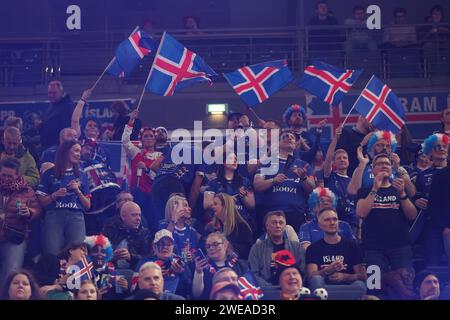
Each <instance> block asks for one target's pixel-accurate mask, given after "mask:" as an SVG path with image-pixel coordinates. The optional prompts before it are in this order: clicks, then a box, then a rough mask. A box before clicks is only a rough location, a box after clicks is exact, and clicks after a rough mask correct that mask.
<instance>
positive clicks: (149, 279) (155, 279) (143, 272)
mask: <svg viewBox="0 0 450 320" xmlns="http://www.w3.org/2000/svg"><path fill="white" fill-rule="evenodd" d="M138 286H139V289H141V290H142V289H149V290H151V291H153V293H155V294H157V295H158V296H159V300H185V298H184V297H182V296H179V295H176V294H173V293H170V292H166V291H164V277H163V273H162V270H161V267H160V266H159V265H158V264H156V263H155V262H147V263H144V264H143V265H142V266H141V267H140V269H139V282H138ZM133 299H134V296H131V297H129V298H127V300H133Z"/></svg>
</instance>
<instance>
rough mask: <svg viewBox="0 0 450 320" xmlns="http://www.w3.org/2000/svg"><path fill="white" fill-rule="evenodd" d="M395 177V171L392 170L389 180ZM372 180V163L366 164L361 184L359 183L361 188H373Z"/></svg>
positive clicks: (373, 177)
mask: <svg viewBox="0 0 450 320" xmlns="http://www.w3.org/2000/svg"><path fill="white" fill-rule="evenodd" d="M396 177H397V170H395V169H394V168H392V175H391V180H392V179H394V178H396ZM373 180H375V176H374V175H373V172H372V162H370V163H368V164H367V165H366V167H365V168H364V172H363V176H362V182H361V188H360V189H364V188H370V187H372V186H373Z"/></svg>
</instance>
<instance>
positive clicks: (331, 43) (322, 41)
mask: <svg viewBox="0 0 450 320" xmlns="http://www.w3.org/2000/svg"><path fill="white" fill-rule="evenodd" d="M316 13H317V15H316V16H315V17H313V18H312V19H311V20H309V22H308V26H313V27H315V26H321V27H323V29H312V30H310V31H309V43H310V47H309V49H310V50H321V51H326V50H336V42H340V37H339V31H337V30H336V29H335V28H334V26H337V25H338V21H337V20H336V18H335V17H334V16H333V15H332V14H331V12H330V11H329V10H328V3H327V2H326V1H323V0H321V1H319V2H317V4H316Z"/></svg>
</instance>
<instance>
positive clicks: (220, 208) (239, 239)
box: [205, 193, 254, 259]
mask: <svg viewBox="0 0 450 320" xmlns="http://www.w3.org/2000/svg"><path fill="white" fill-rule="evenodd" d="M213 201H214V204H213V206H212V210H213V212H214V217H213V219H212V221H211V222H210V223H208V225H207V226H206V227H205V234H208V233H210V232H215V231H219V232H223V233H224V234H225V236H226V237H227V238H228V240H229V241H230V243H231V244H232V245H233V248H234V249H235V251H236V253H237V254H238V255H239V258H241V259H247V258H248V254H249V252H250V248H251V246H252V245H253V243H254V241H253V230H252V229H251V227H250V226H249V224H248V223H247V222H246V221H245V220H244V219H243V218H242V216H241V215H240V214H239V211H238V210H237V208H236V204H235V202H234V199H233V197H231V196H229V195H227V194H225V193H219V194H216V195H215V196H214V200H213Z"/></svg>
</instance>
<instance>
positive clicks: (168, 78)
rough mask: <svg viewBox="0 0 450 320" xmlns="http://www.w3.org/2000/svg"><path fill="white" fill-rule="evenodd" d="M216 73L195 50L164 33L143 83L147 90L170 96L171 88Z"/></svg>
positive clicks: (198, 80) (190, 83) (177, 88)
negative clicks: (147, 77) (146, 78)
mask: <svg viewBox="0 0 450 320" xmlns="http://www.w3.org/2000/svg"><path fill="white" fill-rule="evenodd" d="M215 75H217V73H216V72H214V70H213V69H211V67H210V66H208V65H207V64H206V62H205V61H204V60H203V59H202V58H201V57H200V56H199V55H197V54H196V53H194V52H192V51H190V50H188V49H187V48H186V47H185V46H183V45H182V44H181V43H180V42H178V41H177V40H176V39H175V38H174V37H172V36H171V35H170V34H168V33H167V32H164V34H163V37H162V39H161V42H160V44H159V48H158V51H157V53H156V56H155V59H154V60H153V65H152V68H151V69H150V74H149V79H148V82H147V85H146V88H147V90H148V91H150V92H153V93H155V94H158V95H161V96H171V95H173V94H174V92H175V90H179V89H182V88H184V87H187V86H191V85H193V84H195V83H198V82H203V81H208V82H209V83H210V84H212V81H211V79H210V77H211V76H215Z"/></svg>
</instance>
